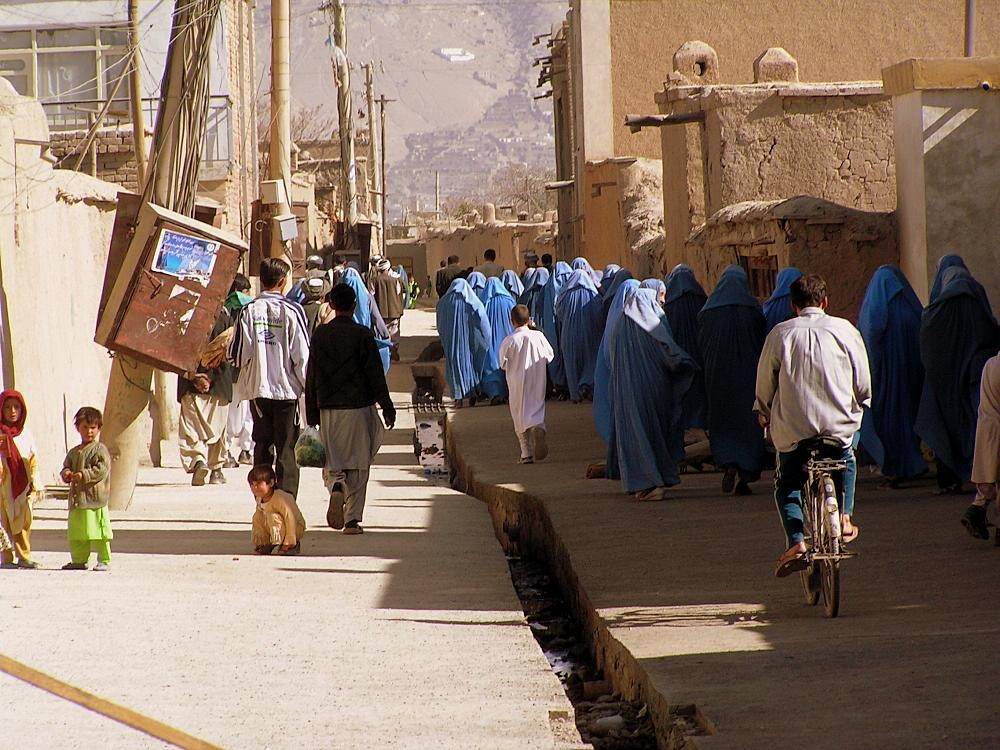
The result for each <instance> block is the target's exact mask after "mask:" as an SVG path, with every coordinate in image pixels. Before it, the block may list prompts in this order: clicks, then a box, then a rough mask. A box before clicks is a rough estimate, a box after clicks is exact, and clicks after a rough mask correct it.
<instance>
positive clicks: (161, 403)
mask: <svg viewBox="0 0 1000 750" xmlns="http://www.w3.org/2000/svg"><path fill="white" fill-rule="evenodd" d="M128 46H129V53H130V54H131V60H130V61H129V64H130V67H129V91H128V93H129V109H130V110H131V115H132V151H133V152H134V153H135V181H136V184H137V185H138V186H139V187H138V192H139V193H142V190H143V188H144V187H145V184H146V117H145V113H144V112H143V111H142V78H141V76H140V74H139V71H140V70H141V69H142V64H141V63H142V51H141V50H140V49H139V0H128ZM168 390H169V389H168V385H167V373H165V372H163V370H154V371H153V399H152V404H151V406H152V408H150V410H149V411H150V415H151V416H152V417H153V436H152V441H151V442H150V445H149V457H150V459H151V460H152V462H153V466H162V465H163V461H162V459H163V456H162V451H161V447H160V446H161V445H162V443H163V441H164V440H167V439H168V438H169V437H170V432H171V428H172V425H171V420H170V394H169V393H168Z"/></svg>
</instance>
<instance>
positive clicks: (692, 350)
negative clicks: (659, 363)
mask: <svg viewBox="0 0 1000 750" xmlns="http://www.w3.org/2000/svg"><path fill="white" fill-rule="evenodd" d="M666 286H667V301H666V303H665V304H664V305H663V310H664V312H666V314H667V321H668V322H669V323H670V330H671V331H672V332H673V334H674V341H676V342H677V344H678V346H680V348H681V349H683V350H684V351H686V352H687V353H688V354H690V355H691V357H692V358H693V359H694V361H695V362H696V363H697V364H698V367H699V370H698V372H696V373H695V375H694V380H692V381H691V387H690V388H689V389H688V392H687V395H686V396H685V397H684V416H683V417H682V420H683V423H684V429H685V430H690V429H699V430H703V429H705V408H706V407H705V404H706V403H707V402H708V397H707V396H706V395H705V375H704V373H703V372H702V371H701V369H700V368H701V352H700V351H699V349H698V313H699V312H701V308H703V307H704V306H705V302H706V300H708V295H706V294H705V290H704V289H702V288H701V284H699V283H698V279H696V278H695V275H694V271H693V270H691V267H690V266H687V265H685V264H683V263H681V264H679V265H676V266H674V269H673V270H672V271H671V272H670V273H669V274H668V275H667V278H666Z"/></svg>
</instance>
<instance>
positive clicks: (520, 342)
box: [500, 305, 555, 464]
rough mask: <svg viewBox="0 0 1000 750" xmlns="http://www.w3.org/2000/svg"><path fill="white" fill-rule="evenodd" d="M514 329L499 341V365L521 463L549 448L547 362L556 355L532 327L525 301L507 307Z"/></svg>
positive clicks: (539, 455) (530, 459) (528, 462)
mask: <svg viewBox="0 0 1000 750" xmlns="http://www.w3.org/2000/svg"><path fill="white" fill-rule="evenodd" d="M510 322H511V323H513V324H514V332H513V333H512V334H510V335H509V336H508V337H507V338H505V339H504V340H503V343H502V344H500V367H501V368H503V371H504V372H505V373H506V374H507V388H508V390H509V391H510V402H509V403H510V416H511V418H512V419H513V420H514V432H516V433H517V440H518V442H519V443H520V444H521V461H520V463H522V464H531V463H534V462H535V460H536V459H537V460H539V461H541V460H543V459H544V458H545V456H546V455H548V452H549V449H548V447H547V446H546V444H545V377H546V366H547V365H548V363H549V362H551V361H552V359H553V357H554V356H555V355H554V353H553V351H552V347H551V346H549V342H548V340H547V339H546V338H545V334H543V333H542V332H541V331H536V330H535V329H534V328H532V327H531V314H530V313H529V312H528V308H527V306H525V305H516V306H515V307H514V308H513V309H512V310H511V311H510Z"/></svg>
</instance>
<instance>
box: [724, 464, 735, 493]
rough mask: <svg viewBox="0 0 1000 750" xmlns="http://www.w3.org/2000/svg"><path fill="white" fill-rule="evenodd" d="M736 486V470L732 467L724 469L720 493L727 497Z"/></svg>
mask: <svg viewBox="0 0 1000 750" xmlns="http://www.w3.org/2000/svg"><path fill="white" fill-rule="evenodd" d="M735 486H736V469H735V468H733V467H732V466H729V467H727V468H726V473H725V474H723V475H722V491H723V492H725V493H726V494H727V495H728V494H730V493H731V492H732V491H733V487H735Z"/></svg>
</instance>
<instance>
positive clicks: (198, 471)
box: [191, 461, 208, 487]
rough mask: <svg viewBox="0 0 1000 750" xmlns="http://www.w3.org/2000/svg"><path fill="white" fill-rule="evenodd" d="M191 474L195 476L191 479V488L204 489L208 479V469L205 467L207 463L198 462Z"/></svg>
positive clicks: (192, 468)
mask: <svg viewBox="0 0 1000 750" xmlns="http://www.w3.org/2000/svg"><path fill="white" fill-rule="evenodd" d="M191 473H192V474H193V475H194V476H192V477H191V486H192V487H204V486H205V481H206V480H207V479H208V467H207V466H205V462H204V461H196V462H195V464H194V466H192V467H191Z"/></svg>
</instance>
